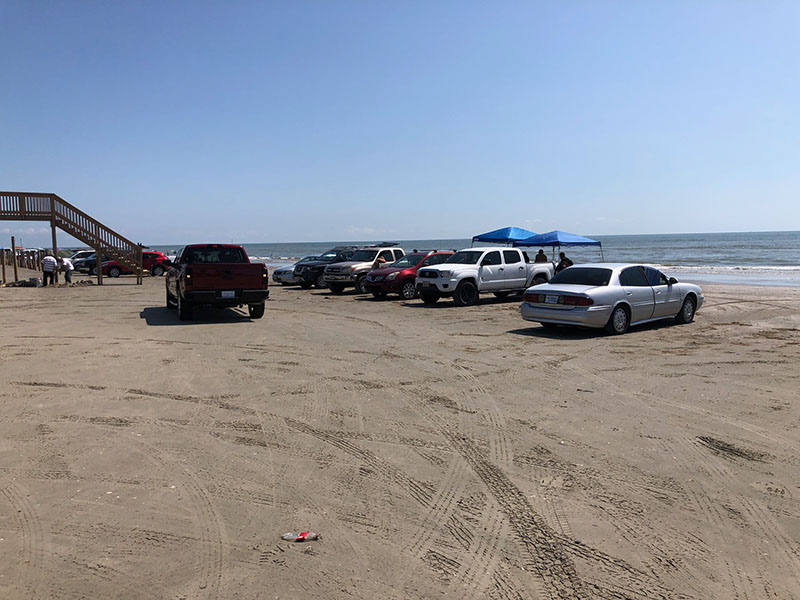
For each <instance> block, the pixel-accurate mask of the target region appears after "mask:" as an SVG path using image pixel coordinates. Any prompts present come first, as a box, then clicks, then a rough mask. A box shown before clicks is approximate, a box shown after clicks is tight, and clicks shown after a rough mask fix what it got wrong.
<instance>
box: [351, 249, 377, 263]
mask: <svg viewBox="0 0 800 600" xmlns="http://www.w3.org/2000/svg"><path fill="white" fill-rule="evenodd" d="M376 256H378V251H377V250H358V251H356V253H355V254H353V256H351V257H350V260H352V261H354V262H367V261H368V260H375V257H376Z"/></svg>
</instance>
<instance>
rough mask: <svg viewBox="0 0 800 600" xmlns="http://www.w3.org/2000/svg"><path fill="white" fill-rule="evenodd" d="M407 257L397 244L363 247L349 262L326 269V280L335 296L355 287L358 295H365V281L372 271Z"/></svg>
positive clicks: (329, 266)
mask: <svg viewBox="0 0 800 600" xmlns="http://www.w3.org/2000/svg"><path fill="white" fill-rule="evenodd" d="M403 256H405V252H404V251H403V249H402V248H400V247H399V246H397V245H395V244H389V243H383V244H376V245H374V246H362V247H361V248H359V249H358V250H356V251H355V253H354V254H353V256H351V257H350V260H349V261H347V262H341V263H335V264H332V265H328V266H327V267H325V274H324V276H323V277H324V279H325V283H326V284H327V286H328V287H329V288H330V289H331V291H332V292H333V293H334V294H341V293H342V292H343V291H344V289H345V288H347V287H354V288H355V289H356V293H357V294H364V293H365V290H364V280H365V279H366V278H367V273H369V272H370V271H372V269H380V268H381V267H383V266H388V265H390V264H392V263H393V262H394V261H396V260H397V259H399V258H402V257H403Z"/></svg>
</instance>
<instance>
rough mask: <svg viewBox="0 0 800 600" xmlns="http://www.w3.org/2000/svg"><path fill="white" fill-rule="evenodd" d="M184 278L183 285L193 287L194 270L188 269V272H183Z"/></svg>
mask: <svg viewBox="0 0 800 600" xmlns="http://www.w3.org/2000/svg"><path fill="white" fill-rule="evenodd" d="M183 275H184V278H183V283H184V285H192V269H191V268H190V267H187V268H186V270H185V271H184V272H183Z"/></svg>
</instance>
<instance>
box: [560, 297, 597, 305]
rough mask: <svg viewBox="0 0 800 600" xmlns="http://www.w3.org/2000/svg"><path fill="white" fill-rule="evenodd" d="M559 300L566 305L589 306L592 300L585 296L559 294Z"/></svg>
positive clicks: (592, 302)
mask: <svg viewBox="0 0 800 600" xmlns="http://www.w3.org/2000/svg"><path fill="white" fill-rule="evenodd" d="M561 302H562V303H563V304H566V305H567V306H591V305H592V304H594V300H592V299H591V298H588V297H586V296H561Z"/></svg>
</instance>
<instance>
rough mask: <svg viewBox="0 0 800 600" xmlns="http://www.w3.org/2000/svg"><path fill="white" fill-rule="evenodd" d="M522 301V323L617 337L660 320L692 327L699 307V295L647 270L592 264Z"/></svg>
mask: <svg viewBox="0 0 800 600" xmlns="http://www.w3.org/2000/svg"><path fill="white" fill-rule="evenodd" d="M522 300H523V302H522V305H521V306H520V312H521V313H522V318H523V319H525V320H526V321H536V322H538V323H541V324H542V325H543V326H544V327H555V326H557V325H579V326H582V327H596V328H605V330H606V331H607V332H608V333H611V334H620V333H625V332H626V331H627V330H628V327H629V326H630V325H638V324H640V323H648V322H650V321H658V320H660V319H675V321H676V322H677V323H680V324H683V323H689V322H691V321H692V320H694V315H695V313H696V312H697V311H698V310H700V306H702V304H703V291H702V290H701V289H700V288H699V287H698V286H696V285H693V284H691V283H678V280H677V279H675V278H674V277H667V276H666V275H664V274H663V273H662V272H661V271H659V270H658V269H656V268H655V267H651V266H649V265H637V264H617V263H591V264H582V265H576V266H572V267H569V268H567V269H564V270H563V271H561V272H560V273H558V274H556V275H555V276H554V277H553V278H552V279H551V280H550V281H548V282H547V283H544V284H541V285H536V286H533V287H530V288H528V289H527V290H525V295H524V296H523V298H522Z"/></svg>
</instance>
